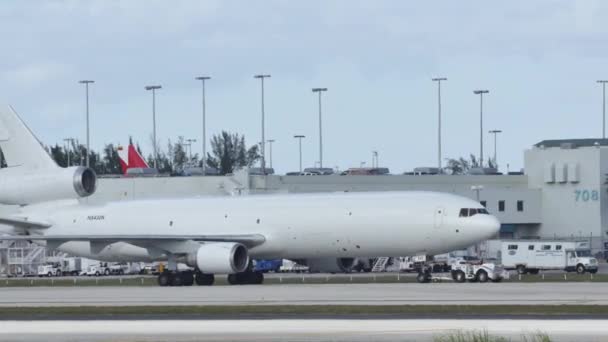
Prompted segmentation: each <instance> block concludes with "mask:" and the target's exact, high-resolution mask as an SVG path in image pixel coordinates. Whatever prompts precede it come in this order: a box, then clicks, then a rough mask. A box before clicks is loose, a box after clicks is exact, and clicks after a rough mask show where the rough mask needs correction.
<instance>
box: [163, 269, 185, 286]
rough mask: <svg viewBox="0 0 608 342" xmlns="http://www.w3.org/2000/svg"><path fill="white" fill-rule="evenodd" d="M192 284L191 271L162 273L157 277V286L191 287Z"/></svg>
mask: <svg viewBox="0 0 608 342" xmlns="http://www.w3.org/2000/svg"><path fill="white" fill-rule="evenodd" d="M192 284H194V273H193V272H192V271H185V272H172V271H164V272H163V273H161V274H159V275H158V285H159V286H192Z"/></svg>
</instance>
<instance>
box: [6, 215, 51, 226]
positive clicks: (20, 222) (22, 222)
mask: <svg viewBox="0 0 608 342" xmlns="http://www.w3.org/2000/svg"><path fill="white" fill-rule="evenodd" d="M0 224H6V225H9V226H13V227H17V228H23V229H30V228H33V229H47V228H49V227H51V224H50V223H47V222H40V221H38V222H37V221H30V220H28V219H27V218H21V217H0Z"/></svg>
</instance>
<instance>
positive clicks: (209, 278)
mask: <svg viewBox="0 0 608 342" xmlns="http://www.w3.org/2000/svg"><path fill="white" fill-rule="evenodd" d="M229 277H230V276H229ZM194 280H195V281H196V285H201V286H210V285H213V283H214V282H215V276H214V275H213V274H204V273H200V272H196V274H195V275H194Z"/></svg>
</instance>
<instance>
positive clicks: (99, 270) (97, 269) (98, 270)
mask: <svg viewBox="0 0 608 342" xmlns="http://www.w3.org/2000/svg"><path fill="white" fill-rule="evenodd" d="M110 274H111V271H110V268H108V266H107V264H98V265H91V266H89V267H87V269H86V271H84V272H83V273H81V275H86V276H89V277H92V276H95V277H99V276H107V275H110Z"/></svg>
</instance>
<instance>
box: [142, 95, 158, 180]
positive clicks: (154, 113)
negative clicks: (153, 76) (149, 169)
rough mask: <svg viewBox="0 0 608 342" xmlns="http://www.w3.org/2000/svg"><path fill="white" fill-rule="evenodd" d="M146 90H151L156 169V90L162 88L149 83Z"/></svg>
mask: <svg viewBox="0 0 608 342" xmlns="http://www.w3.org/2000/svg"><path fill="white" fill-rule="evenodd" d="M145 89H146V90H152V139H153V144H154V168H155V169H158V165H157V164H158V151H157V149H158V146H156V145H157V141H156V90H157V89H162V86H160V85H149V86H146V87H145Z"/></svg>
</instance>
